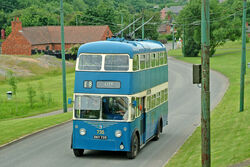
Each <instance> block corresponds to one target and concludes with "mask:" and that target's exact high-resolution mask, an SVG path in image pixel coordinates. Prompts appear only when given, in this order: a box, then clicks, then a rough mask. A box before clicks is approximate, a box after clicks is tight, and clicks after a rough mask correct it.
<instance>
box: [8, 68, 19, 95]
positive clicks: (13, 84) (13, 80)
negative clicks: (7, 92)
mask: <svg viewBox="0 0 250 167" xmlns="http://www.w3.org/2000/svg"><path fill="white" fill-rule="evenodd" d="M7 81H8V83H9V85H10V86H11V88H12V93H13V95H16V91H17V79H16V77H15V76H14V74H13V72H12V71H8V72H7Z"/></svg>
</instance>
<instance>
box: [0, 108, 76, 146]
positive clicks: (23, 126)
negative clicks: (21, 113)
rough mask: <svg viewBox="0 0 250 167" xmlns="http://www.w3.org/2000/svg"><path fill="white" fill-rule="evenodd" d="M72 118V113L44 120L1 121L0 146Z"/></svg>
mask: <svg viewBox="0 0 250 167" xmlns="http://www.w3.org/2000/svg"><path fill="white" fill-rule="evenodd" d="M71 118H72V112H70V113H66V114H64V113H62V114H59V115H54V116H48V117H43V118H27V119H13V120H6V121H0V131H1V133H0V146H1V145H3V144H6V143H8V142H10V141H13V140H15V139H18V138H20V137H22V136H25V135H27V134H30V133H32V132H35V131H38V130H40V129H44V128H47V127H50V126H53V125H56V124H59V123H62V122H65V121H67V120H70V119H71Z"/></svg>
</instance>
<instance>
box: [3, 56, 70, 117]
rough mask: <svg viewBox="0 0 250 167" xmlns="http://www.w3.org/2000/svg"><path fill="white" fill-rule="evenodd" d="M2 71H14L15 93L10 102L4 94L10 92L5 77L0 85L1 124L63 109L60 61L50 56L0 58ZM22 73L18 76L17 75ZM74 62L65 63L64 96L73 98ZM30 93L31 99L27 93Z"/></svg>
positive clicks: (9, 86)
mask: <svg viewBox="0 0 250 167" xmlns="http://www.w3.org/2000/svg"><path fill="white" fill-rule="evenodd" d="M0 60H1V62H0V65H1V68H0V72H1V69H2V71H4V72H5V73H6V70H8V69H9V70H11V71H13V73H14V75H15V77H16V83H17V84H16V86H17V93H16V95H14V96H13V98H12V99H11V100H8V99H7V96H6V92H7V91H9V90H12V87H11V85H10V84H8V76H7V77H4V80H2V82H1V83H0V110H1V112H0V121H1V120H6V119H13V118H20V117H27V116H31V115H36V114H40V113H46V112H50V111H54V110H57V109H61V108H62V76H61V60H60V59H56V58H55V57H52V56H41V55H35V56H30V57H27V56H26V57H25V56H7V55H1V56H0ZM20 71H21V72H20ZM73 84H74V62H67V96H68V97H72V93H73V87H74V85H73ZM30 90H32V91H33V93H32V98H30V95H31V94H30V93H29V91H30Z"/></svg>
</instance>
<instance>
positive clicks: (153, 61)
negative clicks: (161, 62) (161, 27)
mask: <svg viewBox="0 0 250 167" xmlns="http://www.w3.org/2000/svg"><path fill="white" fill-rule="evenodd" d="M150 57H151V67H155V53H153V54H151V55H150Z"/></svg>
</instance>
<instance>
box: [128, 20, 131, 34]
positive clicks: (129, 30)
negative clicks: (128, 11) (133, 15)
mask: <svg viewBox="0 0 250 167" xmlns="http://www.w3.org/2000/svg"><path fill="white" fill-rule="evenodd" d="M130 21H131V20H130V17H129V23H130ZM128 32H129V34H130V33H131V26H129V29H128Z"/></svg>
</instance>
